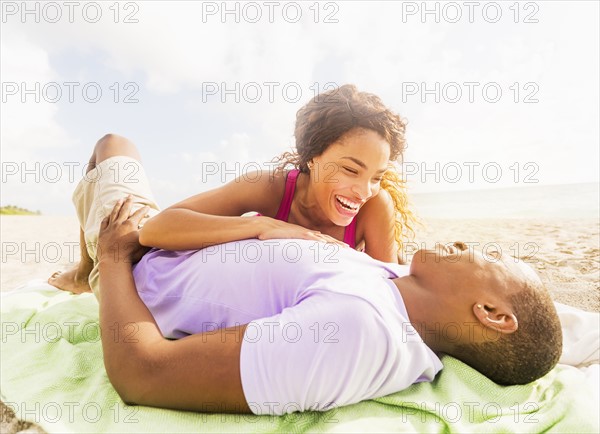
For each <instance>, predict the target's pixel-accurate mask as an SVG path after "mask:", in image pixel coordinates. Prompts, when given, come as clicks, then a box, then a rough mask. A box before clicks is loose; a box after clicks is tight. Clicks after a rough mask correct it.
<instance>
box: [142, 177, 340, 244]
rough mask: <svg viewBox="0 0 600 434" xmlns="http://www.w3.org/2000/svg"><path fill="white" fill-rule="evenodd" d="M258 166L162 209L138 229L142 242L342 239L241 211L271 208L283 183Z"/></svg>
mask: <svg viewBox="0 0 600 434" xmlns="http://www.w3.org/2000/svg"><path fill="white" fill-rule="evenodd" d="M272 179H273V178H272V176H271V175H270V174H267V173H266V172H256V173H255V174H253V175H252V176H250V175H247V176H245V177H240V178H238V179H236V180H234V181H231V182H230V183H228V184H226V185H224V186H222V187H219V188H216V189H214V190H210V191H207V192H204V193H200V194H198V195H195V196H192V197H190V198H189V199H186V200H184V201H182V202H179V203H176V204H175V205H173V206H171V207H169V208H167V209H165V210H164V211H162V212H161V213H159V214H158V215H156V216H154V217H153V218H151V219H150V220H148V221H147V222H146V224H145V225H144V227H143V228H142V229H141V230H140V243H141V244H142V245H144V246H147V247H158V248H161V249H167V250H187V249H202V248H205V247H208V246H212V245H215V244H222V243H226V242H229V241H237V240H244V239H248V238H258V239H261V240H266V239H272V238H301V239H308V240H316V241H325V242H331V243H337V244H343V243H341V242H340V241H338V240H335V239H334V238H332V237H329V236H328V235H323V234H321V233H319V232H318V231H313V230H310V229H307V228H304V227H302V226H298V225H294V224H290V223H286V222H282V221H279V220H275V219H274V218H271V217H266V216H261V217H252V218H248V217H240V215H242V214H243V213H246V212H248V211H258V212H260V213H262V214H265V213H268V212H270V213H271V214H275V210H276V208H277V205H278V203H279V200H280V198H281V197H282V196H283V189H281V188H279V187H283V183H282V184H281V186H277V185H275V183H274V182H273V180H272Z"/></svg>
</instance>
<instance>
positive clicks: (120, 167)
mask: <svg viewBox="0 0 600 434" xmlns="http://www.w3.org/2000/svg"><path fill="white" fill-rule="evenodd" d="M128 194H131V195H132V196H133V201H134V206H133V210H132V212H134V211H135V210H137V209H139V208H141V207H143V206H145V205H147V206H148V207H150V210H149V211H148V215H149V216H150V217H152V216H154V215H156V214H158V212H159V211H160V208H159V207H158V205H157V204H156V202H155V201H154V197H153V195H152V191H151V190H150V184H149V182H148V178H147V177H146V172H145V171H144V167H143V166H142V164H141V163H140V162H139V161H138V160H136V159H134V158H131V157H124V156H116V157H110V158H107V159H106V160H104V161H102V162H100V163H99V164H98V165H97V166H96V167H95V168H94V169H92V170H90V171H89V172H88V173H87V174H86V175H85V177H84V178H83V179H82V180H81V181H80V182H79V184H78V185H77V188H75V192H74V193H73V203H74V204H75V209H76V210H77V217H78V218H79V223H80V225H81V228H82V230H83V233H84V238H85V243H86V248H87V252H88V254H89V255H90V258H92V260H93V261H94V268H93V269H92V272H91V273H90V277H89V283H90V287H91V288H92V291H93V292H94V295H95V296H96V298H98V297H99V288H98V259H97V255H96V247H97V245H98V232H99V231H100V222H102V219H104V217H106V216H107V215H109V214H110V212H111V211H112V209H113V207H114V206H115V203H116V202H117V200H119V199H121V198H123V197H125V196H127V195H128ZM146 220H147V219H145V220H142V222H141V224H142V225H143V224H144V222H145V221H146Z"/></svg>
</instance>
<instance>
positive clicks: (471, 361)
mask: <svg viewBox="0 0 600 434" xmlns="http://www.w3.org/2000/svg"><path fill="white" fill-rule="evenodd" d="M511 302H512V306H513V313H514V314H515V316H516V317H517V320H518V322H519V327H518V329H517V330H516V331H515V332H514V333H510V334H506V335H504V334H503V335H501V336H500V337H499V339H497V340H496V341H488V342H484V343H468V344H464V345H461V346H460V348H458V351H457V352H456V354H457V355H456V356H455V357H457V358H459V359H460V360H462V361H463V362H465V363H467V364H468V365H470V366H472V367H473V368H475V369H477V370H478V371H479V372H481V373H482V374H483V375H485V376H486V377H488V378H489V379H491V380H492V381H494V382H495V383H497V384H501V385H506V386H509V385H515V384H527V383H531V382H532V381H535V380H537V379H538V378H540V377H542V376H544V375H546V374H547V373H548V372H549V371H550V370H551V369H552V368H554V366H556V364H557V363H558V360H559V358H560V356H561V354H562V329H561V325H560V320H559V319H558V315H557V313H556V308H555V307H554V303H553V302H552V299H551V298H550V295H549V294H548V291H547V290H546V288H545V287H544V285H543V284H542V283H541V282H539V283H537V282H533V281H531V280H528V281H526V282H525V283H524V285H523V288H522V290H521V291H519V292H517V293H516V294H514V295H513V296H512V297H511Z"/></svg>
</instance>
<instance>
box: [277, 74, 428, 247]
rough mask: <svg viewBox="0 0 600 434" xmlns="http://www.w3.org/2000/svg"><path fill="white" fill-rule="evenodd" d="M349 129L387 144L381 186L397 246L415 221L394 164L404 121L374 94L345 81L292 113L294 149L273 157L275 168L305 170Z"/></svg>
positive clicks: (411, 234) (403, 145)
mask: <svg viewBox="0 0 600 434" xmlns="http://www.w3.org/2000/svg"><path fill="white" fill-rule="evenodd" d="M353 128H365V129H369V130H373V131H375V132H377V133H379V135H380V136H381V137H383V138H384V139H385V140H386V141H387V142H388V143H389V144H390V164H389V168H388V170H387V171H386V172H385V173H384V175H383V179H382V181H381V187H382V188H383V189H384V190H386V191H387V192H388V193H389V194H390V196H391V197H392V200H393V202H394V208H395V210H396V224H395V228H396V231H395V232H396V233H395V239H396V242H397V243H398V247H399V248H401V247H402V245H403V241H404V240H411V239H413V238H414V229H413V225H414V224H415V222H416V218H415V216H414V214H413V213H412V212H411V211H410V210H409V209H408V196H407V193H406V186H405V181H404V180H402V178H401V176H400V174H399V173H398V172H397V170H396V169H395V166H394V162H395V161H396V160H397V159H398V157H400V156H402V153H403V151H404V149H405V148H406V141H405V139H404V132H405V130H406V122H405V121H404V120H403V119H402V118H401V117H400V116H399V115H398V114H396V113H394V112H393V111H391V110H390V109H388V108H387V107H386V106H385V105H384V104H383V102H382V101H381V99H380V98H379V97H378V96H377V95H374V94H371V93H367V92H359V91H358V89H357V88H356V86H354V85H352V84H345V85H343V86H341V87H339V88H336V89H333V90H329V91H327V92H323V93H321V94H319V95H317V96H315V97H314V98H313V99H312V100H310V101H309V102H308V103H307V104H306V105H305V106H303V107H302V108H301V109H300V110H298V112H297V113H296V127H295V130H294V136H295V137H296V149H295V151H293V152H285V153H283V154H282V155H280V156H279V157H277V158H276V159H275V161H277V162H279V165H278V167H277V170H278V171H284V170H286V169H287V168H288V167H289V166H292V167H293V168H296V169H299V170H300V172H302V173H308V172H309V169H308V163H309V162H310V161H311V160H312V159H313V158H314V157H317V156H319V155H321V154H322V153H323V152H324V151H325V150H326V149H327V148H328V147H329V145H331V144H332V143H334V142H335V141H337V140H338V139H340V138H341V137H342V136H343V135H344V134H345V133H347V132H348V131H350V130H351V129H353Z"/></svg>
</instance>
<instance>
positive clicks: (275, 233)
mask: <svg viewBox="0 0 600 434" xmlns="http://www.w3.org/2000/svg"><path fill="white" fill-rule="evenodd" d="M250 218H257V219H262V221H261V225H260V227H261V229H260V231H259V233H258V236H257V238H258V239H259V240H270V239H278V238H296V239H301V240H314V241H321V242H324V243H333V244H338V245H339V246H342V247H349V246H348V244H346V243H344V242H343V241H340V240H338V239H336V238H333V237H331V236H329V235H325V234H322V233H321V232H319V231H313V230H311V229H307V228H305V227H303V226H299V225H295V224H292V223H287V222H283V221H281V220H276V219H273V218H270V217H250Z"/></svg>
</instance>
